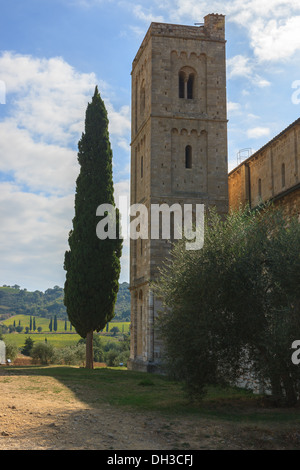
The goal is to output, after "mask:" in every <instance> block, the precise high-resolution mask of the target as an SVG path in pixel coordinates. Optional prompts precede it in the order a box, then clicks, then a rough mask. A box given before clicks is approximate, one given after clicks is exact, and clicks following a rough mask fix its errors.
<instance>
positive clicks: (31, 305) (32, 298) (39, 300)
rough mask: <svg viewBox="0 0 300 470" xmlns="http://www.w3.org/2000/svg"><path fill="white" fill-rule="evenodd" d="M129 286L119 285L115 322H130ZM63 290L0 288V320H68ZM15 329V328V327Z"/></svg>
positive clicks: (14, 286)
mask: <svg viewBox="0 0 300 470" xmlns="http://www.w3.org/2000/svg"><path fill="white" fill-rule="evenodd" d="M128 287H129V284H128V283H127V282H123V283H122V284H120V287H119V292H118V296H117V302H116V306H115V317H114V320H116V321H130V292H129V289H128ZM63 295H64V290H63V288H62V287H59V286H54V287H53V288H49V289H47V290H46V291H45V292H41V291H39V290H36V291H34V292H31V291H28V290H27V289H21V288H20V286H18V285H17V284H15V285H13V286H8V285H3V286H2V287H0V320H1V319H5V318H7V317H11V316H12V315H31V316H32V317H43V318H49V320H50V319H51V318H52V317H54V316H55V315H56V317H57V318H61V319H66V320H67V319H68V316H67V311H66V307H65V306H64V304H63ZM16 327H17V326H16Z"/></svg>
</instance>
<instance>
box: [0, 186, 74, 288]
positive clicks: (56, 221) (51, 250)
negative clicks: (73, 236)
mask: <svg viewBox="0 0 300 470" xmlns="http://www.w3.org/2000/svg"><path fill="white" fill-rule="evenodd" d="M0 188H1V190H0V207H1V220H2V224H1V232H0V246H1V268H0V279H1V281H2V284H3V283H6V284H11V283H14V281H15V283H17V284H19V285H21V286H23V287H27V288H29V289H36V288H39V289H46V288H47V287H51V286H53V285H55V284H60V285H62V282H63V280H64V272H63V259H64V252H65V250H66V249H67V239H68V232H69V230H70V228H71V220H72V217H73V215H74V214H73V205H74V197H73V196H72V195H69V196H65V197H62V198H60V197H54V196H52V197H45V196H43V195H37V194H30V193H24V192H22V191H20V189H19V188H18V186H17V185H15V184H13V183H1V185H0ZM16 273H18V274H16ZM16 276H17V278H16Z"/></svg>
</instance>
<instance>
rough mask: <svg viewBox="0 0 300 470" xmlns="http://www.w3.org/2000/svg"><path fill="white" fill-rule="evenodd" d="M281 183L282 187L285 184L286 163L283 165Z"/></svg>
mask: <svg viewBox="0 0 300 470" xmlns="http://www.w3.org/2000/svg"><path fill="white" fill-rule="evenodd" d="M281 185H282V187H284V186H285V164H284V163H283V164H282V165H281Z"/></svg>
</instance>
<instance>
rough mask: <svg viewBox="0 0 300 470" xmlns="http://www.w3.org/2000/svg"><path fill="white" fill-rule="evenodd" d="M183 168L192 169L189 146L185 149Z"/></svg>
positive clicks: (190, 148)
mask: <svg viewBox="0 0 300 470" xmlns="http://www.w3.org/2000/svg"><path fill="white" fill-rule="evenodd" d="M185 168H192V147H191V146H190V145H187V146H186V147H185Z"/></svg>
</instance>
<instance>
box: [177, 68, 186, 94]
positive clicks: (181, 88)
mask: <svg viewBox="0 0 300 470" xmlns="http://www.w3.org/2000/svg"><path fill="white" fill-rule="evenodd" d="M184 77H185V75H184V73H183V72H179V76H178V80H179V98H184Z"/></svg>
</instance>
